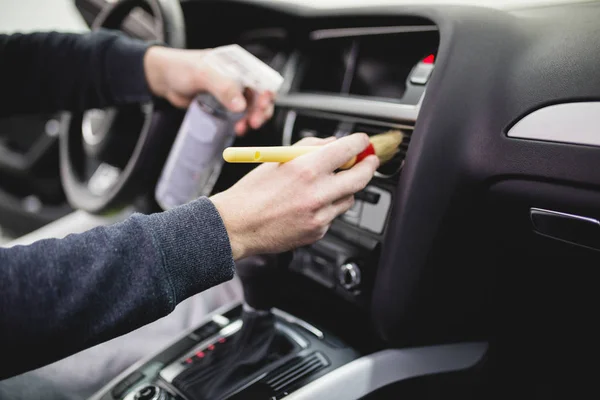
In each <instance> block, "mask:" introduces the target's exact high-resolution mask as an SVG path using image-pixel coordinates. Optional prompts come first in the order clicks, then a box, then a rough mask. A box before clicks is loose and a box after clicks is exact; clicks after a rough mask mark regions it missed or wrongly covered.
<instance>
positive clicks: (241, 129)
mask: <svg viewBox="0 0 600 400" xmlns="http://www.w3.org/2000/svg"><path fill="white" fill-rule="evenodd" d="M247 130H248V126H247V124H246V119H245V118H244V119H241V120H240V121H238V122H236V124H235V133H236V134H237V135H238V136H244V135H245V134H246V131H247Z"/></svg>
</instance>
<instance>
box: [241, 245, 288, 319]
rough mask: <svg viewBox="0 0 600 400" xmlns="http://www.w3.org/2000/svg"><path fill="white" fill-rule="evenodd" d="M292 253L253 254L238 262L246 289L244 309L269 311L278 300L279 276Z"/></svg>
mask: <svg viewBox="0 0 600 400" xmlns="http://www.w3.org/2000/svg"><path fill="white" fill-rule="evenodd" d="M291 259H292V253H283V254H272V255H260V256H252V257H248V258H246V259H243V260H240V261H238V262H237V264H236V270H237V275H238V276H239V278H240V281H241V282H242V288H243V289H244V303H245V304H244V305H245V307H244V310H245V311H264V312H269V311H270V310H271V308H272V307H273V306H274V305H275V302H276V300H277V284H278V283H279V280H278V277H279V276H280V274H281V271H282V270H283V268H284V267H285V266H287V265H288V264H289V263H290V261H291Z"/></svg>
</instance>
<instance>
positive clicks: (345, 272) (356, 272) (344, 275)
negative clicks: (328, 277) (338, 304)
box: [338, 263, 361, 290]
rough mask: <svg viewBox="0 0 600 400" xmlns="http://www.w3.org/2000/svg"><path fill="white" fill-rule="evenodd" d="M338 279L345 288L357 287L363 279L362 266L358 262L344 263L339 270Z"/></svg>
mask: <svg viewBox="0 0 600 400" xmlns="http://www.w3.org/2000/svg"><path fill="white" fill-rule="evenodd" d="M338 280H339V282H340V285H342V286H343V287H344V288H346V289H348V290H351V289H356V288H357V287H358V286H359V285H360V281H361V276H360V268H358V265H356V263H346V264H343V265H342V266H341V267H340V270H339V274H338Z"/></svg>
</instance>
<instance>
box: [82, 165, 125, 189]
mask: <svg viewBox="0 0 600 400" xmlns="http://www.w3.org/2000/svg"><path fill="white" fill-rule="evenodd" d="M122 172H123V171H122V170H121V169H120V168H117V167H115V166H113V165H110V164H107V163H101V164H100V165H99V166H98V168H96V170H95V171H94V172H93V173H92V176H91V177H90V180H89V181H88V183H87V188H88V189H89V191H90V192H91V193H92V194H94V195H96V196H102V195H104V194H106V193H107V192H108V191H109V189H110V188H112V187H113V186H114V185H115V184H116V183H117V181H118V180H119V177H120V176H121V173H122Z"/></svg>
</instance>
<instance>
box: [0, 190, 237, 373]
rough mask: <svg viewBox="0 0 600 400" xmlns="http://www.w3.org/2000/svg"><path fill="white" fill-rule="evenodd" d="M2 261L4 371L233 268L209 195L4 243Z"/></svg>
mask: <svg viewBox="0 0 600 400" xmlns="http://www.w3.org/2000/svg"><path fill="white" fill-rule="evenodd" d="M0 266H1V268H0V353H1V354H4V358H3V362H2V363H1V364H0V379H3V378H7V377H9V376H12V375H16V374H19V373H21V372H24V371H27V370H31V369H34V368H37V367H39V366H42V365H45V364H48V363H50V362H53V361H56V360H58V359H60V358H63V357H66V356H68V355H70V354H73V353H76V352H78V351H80V350H82V349H85V348H88V347H91V346H93V345H95V344H98V343H100V342H103V341H106V340H109V339H111V338H114V337H117V336H120V335H122V334H125V333H127V332H129V331H132V330H134V329H136V328H139V327H141V326H143V325H145V324H147V323H149V322H152V321H154V320H156V319H158V318H160V317H162V316H164V315H166V314H168V313H169V312H171V311H172V310H173V308H174V307H175V306H176V305H177V304H178V303H179V302H181V301H182V300H184V299H185V298H187V297H189V296H191V295H193V294H196V293H198V292H201V291H203V290H205V289H207V288H209V287H212V286H215V285H217V284H219V283H222V282H224V281H226V280H229V279H231V278H232V277H233V273H234V265H233V259H232V256H231V249H230V246H229V239H228V236H227V232H226V231H225V228H224V226H223V223H222V221H221V219H220V216H219V214H218V213H217V211H216V209H215V208H214V206H213V205H212V203H211V202H210V201H209V200H207V199H201V200H198V201H196V202H193V203H191V204H189V205H186V206H184V207H181V208H177V209H174V210H171V211H168V212H165V213H161V214H154V215H149V216H144V215H135V216H133V217H131V218H129V219H128V220H126V221H124V222H122V223H119V224H117V225H113V226H110V227H100V228H96V229H93V230H91V231H88V232H85V233H83V234H78V235H70V236H68V237H66V238H64V239H60V240H58V239H53V240H44V241H40V242H37V243H35V244H33V245H31V246H21V247H13V248H8V249H0ZM10 354H12V355H14V356H9V355H10Z"/></svg>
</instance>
